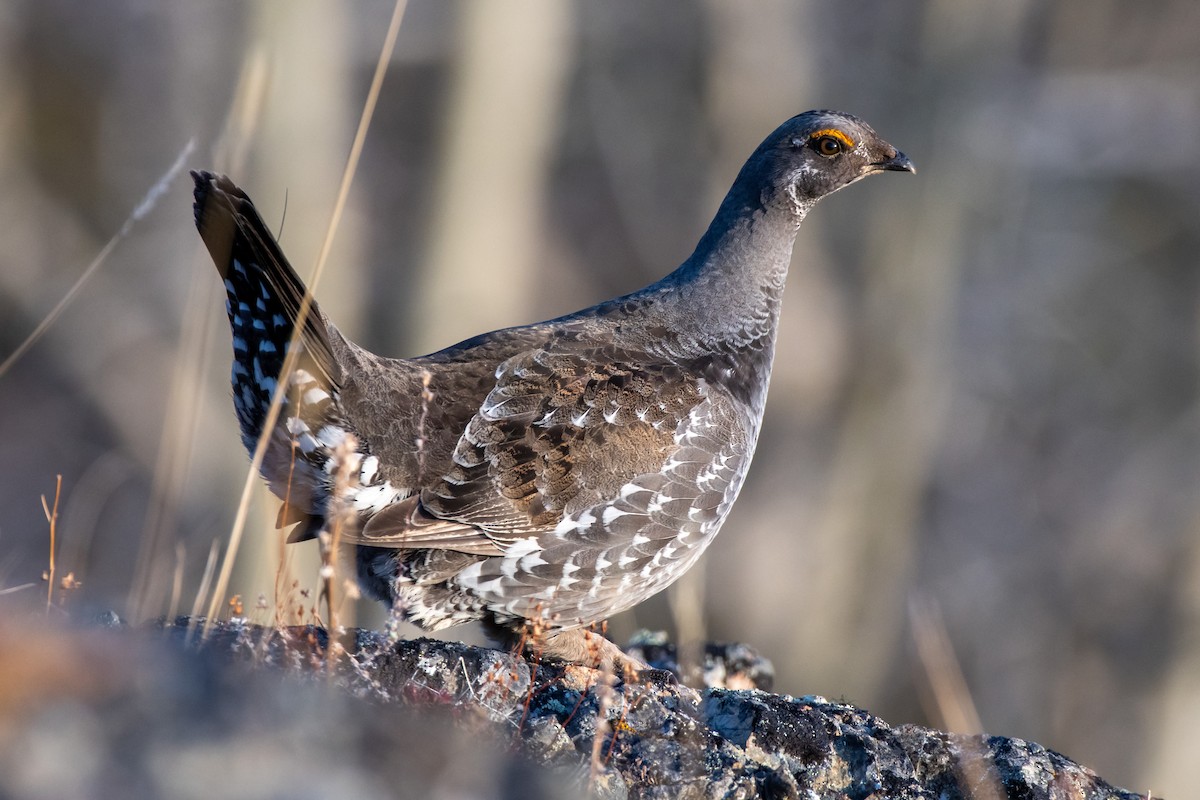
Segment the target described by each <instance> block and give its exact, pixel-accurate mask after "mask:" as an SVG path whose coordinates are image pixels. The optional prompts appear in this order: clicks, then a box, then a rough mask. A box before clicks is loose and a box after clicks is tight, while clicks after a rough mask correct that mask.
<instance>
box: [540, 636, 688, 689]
mask: <svg viewBox="0 0 1200 800" xmlns="http://www.w3.org/2000/svg"><path fill="white" fill-rule="evenodd" d="M527 648H528V649H530V650H532V651H534V652H537V653H539V654H540V655H541V656H545V657H549V658H557V659H560V660H562V661H569V662H571V663H574V664H581V665H583V666H585V667H590V668H592V669H598V670H600V671H602V672H608V673H611V674H613V675H615V676H619V677H620V678H621V679H622V680H624V681H627V682H636V683H676V678H675V675H674V674H673V673H672V672H670V671H668V670H661V669H654V668H653V667H650V666H649V665H647V664H646V663H644V662H642V661H641V660H639V659H636V658H634V657H633V656H630V655H626V654H625V653H624V652H622V650H621V648H619V647H617V646H616V645H615V644H613V643H612V642H610V641H609V640H608V639H605V638H604V637H603V636H601V635H600V634H599V633H596V632H595V631H589V630H582V629H576V630H572V631H560V632H558V633H551V634H547V635H545V636H543V637H541V638H540V639H537V640H532V641H530V643H529V644H528V645H527Z"/></svg>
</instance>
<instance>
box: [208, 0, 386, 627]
mask: <svg viewBox="0 0 1200 800" xmlns="http://www.w3.org/2000/svg"><path fill="white" fill-rule="evenodd" d="M405 5H406V3H405V0H397V2H396V5H395V8H394V10H393V12H392V20H391V23H390V24H389V25H388V31H387V35H386V36H385V37H384V43H383V48H382V50H381V51H380V54H379V60H378V61H377V62H376V65H375V75H374V77H373V78H372V80H371V88H370V89H369V90H368V92H367V99H366V102H365V103H364V104H363V111H362V115H361V116H360V117H359V121H358V129H357V131H356V132H355V134H354V143H353V144H352V145H351V147H350V155H349V157H348V158H347V159H346V167H345V169H344V170H343V171H342V183H341V187H340V188H339V189H338V196H337V201H336V202H335V203H334V206H333V214H332V216H331V218H330V220H329V227H328V228H327V229H326V232H325V239H324V241H323V242H322V244H321V251H320V253H319V254H318V256H317V263H316V265H315V266H314V267H313V272H312V276H311V277H310V278H309V279H308V281H307V283H306V289H305V291H304V297H303V298H302V299H301V301H300V307H299V308H298V309H297V310H296V316H295V319H294V320H293V321H292V322H293V327H292V338H291V340H290V341H289V342H288V346H287V350H286V352H287V356H286V357H285V358H284V362H283V368H282V369H281V370H280V375H279V380H278V381H277V385H276V387H275V393H274V395H273V396H272V397H271V404H270V406H269V407H268V408H267V413H266V417H265V419H264V420H263V427H262V432H261V433H260V434H259V437H258V444H257V445H256V446H255V448H254V454H253V456H252V458H251V459H250V468H249V470H247V472H246V480H245V482H244V483H243V485H242V496H241V499H240V500H239V501H238V509H237V514H236V516H235V517H234V521H233V529H232V530H231V531H230V534H229V548H228V549H227V550H226V552H225V560H224V561H223V562H222V564H221V574H220V576H219V577H218V579H217V586H216V589H215V591H214V592H213V597H212V602H211V603H210V604H209V614H208V619H207V620H205V624H204V632H205V635H207V634H208V632H209V631H211V630H212V624H213V622H214V621H215V619H216V611H217V608H218V607H219V606H220V604H221V598H223V597H224V596H225V592H226V591H227V590H228V587H229V578H230V576H231V575H232V574H233V563H234V560H235V559H236V558H237V552H238V547H239V545H240V544H241V540H242V532H243V531H244V530H245V527H246V517H247V515H248V513H249V506H250V493H251V491H252V490H253V488H254V486H255V484H256V483H257V480H258V478H257V476H258V472H259V470H260V469H261V467H262V463H263V458H264V457H265V456H266V452H267V446H268V444H269V443H270V441H271V436H272V434H273V432H274V429H275V423H276V422H277V421H278V420H279V412H280V407H281V405H282V403H283V398H284V395H285V393H286V392H287V389H288V380H287V377H286V376H288V375H290V374H291V372H292V370H293V369H294V368H295V366H296V358H297V357H298V356H299V352H300V348H299V346H298V345H299V342H300V337H301V335H302V334H303V332H304V325H305V322H306V321H307V320H308V315H309V312H310V311H311V310H312V304H313V292H314V291H316V288H317V284H318V283H319V282H320V280H321V274H322V273H323V272H324V271H325V263H326V261H327V260H328V258H329V252H330V250H331V248H332V247H333V237H334V234H335V233H336V232H337V228H338V225H339V224H340V223H341V219H342V214H343V212H344V211H345V208H346V200H347V198H348V197H349V195H350V185H351V183H352V182H353V180H354V174H355V172H356V171H357V170H358V160H359V157H360V156H361V155H362V147H363V142H365V141H366V136H367V129H368V128H369V127H370V123H371V118H372V116H374V113H375V104H376V102H377V101H378V99H379V90H380V87H381V86H382V85H383V76H384V75H385V74H386V72H387V65H388V63H390V61H391V58H392V51H393V50H394V49H395V45H396V37H397V35H398V34H399V32H400V21H401V19H402V18H403V16H404V7H405Z"/></svg>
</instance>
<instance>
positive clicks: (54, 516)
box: [42, 475, 62, 612]
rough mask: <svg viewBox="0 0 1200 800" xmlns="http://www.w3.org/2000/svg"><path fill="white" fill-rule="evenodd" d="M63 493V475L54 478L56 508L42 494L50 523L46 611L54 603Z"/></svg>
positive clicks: (44, 508) (47, 519)
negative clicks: (59, 520)
mask: <svg viewBox="0 0 1200 800" xmlns="http://www.w3.org/2000/svg"><path fill="white" fill-rule="evenodd" d="M61 494H62V475H57V476H55V480H54V508H53V509H51V508H50V507H49V506H47V505H46V495H42V511H44V512H45V513H46V522H49V523H50V569H49V570H48V571H47V572H46V611H47V612H49V611H50V609H51V608H52V607H53V605H54V602H53V601H54V547H55V537H56V534H57V528H58V499H59V496H60V495H61Z"/></svg>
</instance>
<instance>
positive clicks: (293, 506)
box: [192, 172, 394, 541]
mask: <svg viewBox="0 0 1200 800" xmlns="http://www.w3.org/2000/svg"><path fill="white" fill-rule="evenodd" d="M192 177H193V179H194V180H195V182H196V189H195V194H194V197H195V204H194V211H195V215H196V227H197V228H198V230H199V231H200V235H201V237H202V238H203V240H204V243H205V245H206V246H207V248H208V251H209V254H210V255H211V256H212V259H213V263H214V264H216V266H217V271H218V272H219V273H220V276H221V279H222V281H223V283H224V286H225V309H226V312H227V313H228V316H229V326H230V330H231V332H232V337H233V367H232V371H231V375H230V380H231V385H232V388H233V404H234V409H235V411H236V413H237V418H238V424H239V427H240V429H241V435H242V442H243V444H244V445H245V447H246V450H247V451H248V452H249V453H253V452H254V450H255V448H256V446H257V443H258V439H259V437H260V436H262V434H263V424H264V422H265V421H266V418H267V412H268V408H269V407H270V404H271V402H272V399H273V397H274V396H275V393H276V389H277V386H278V381H279V379H280V373H281V371H282V369H283V367H284V363H285V359H286V357H287V353H288V348H289V346H290V342H291V339H292V336H293V333H294V330H295V320H296V317H297V315H298V311H299V309H300V306H301V302H302V300H303V297H304V291H305V290H304V284H303V283H302V282H301V280H300V278H299V276H297V275H296V273H295V271H294V270H293V269H292V267H291V265H290V264H289V263H288V261H287V259H286V258H285V257H284V255H283V253H282V251H281V250H280V249H279V245H278V244H277V243H276V241H275V238H274V237H273V236H272V235H271V234H270V232H269V231H268V230H267V228H266V226H265V224H264V223H263V221H262V219H261V217H259V215H258V212H257V211H256V210H255V209H254V206H253V204H252V203H251V202H250V200H249V198H247V197H246V195H245V194H244V193H243V192H242V191H241V190H240V189H238V188H237V187H236V186H235V185H234V184H233V183H232V182H231V181H230V180H229V179H228V178H226V177H224V176H217V175H213V174H212V173H208V172H193V173H192ZM298 348H299V350H298V353H297V357H296V359H295V366H294V369H293V370H292V372H291V374H290V375H289V377H288V379H287V387H286V391H285V392H284V394H283V396H282V399H281V408H280V412H279V414H278V417H277V422H276V423H275V426H274V428H273V430H272V431H271V432H270V434H269V436H270V440H269V442H268V447H267V450H266V454H265V457H264V459H263V464H262V468H261V471H262V474H263V476H264V477H265V478H266V479H267V481H268V483H269V485H270V487H271V490H272V491H273V492H274V493H275V494H276V495H278V496H279V497H280V498H281V499H283V500H284V505H283V507H282V508H281V509H280V514H279V523H278V524H279V525H280V527H283V526H285V525H290V524H294V523H302V524H300V525H299V526H298V527H297V528H296V530H295V531H294V532H293V533H292V536H291V540H293V541H299V540H303V539H310V538H312V537H314V536H316V534H317V533H318V532H319V531H320V529H321V528H322V526H323V525H324V524H325V514H326V511H327V510H328V507H329V502H330V497H331V493H332V491H333V480H334V478H333V475H334V472H335V470H336V467H337V466H338V465H337V464H336V463H335V458H334V454H335V452H336V451H337V450H338V448H339V447H340V446H341V445H342V443H343V442H344V440H345V438H346V434H347V433H350V432H352V430H351V428H350V427H349V425H348V424H347V422H346V420H345V419H344V418H343V417H342V415H341V413H340V411H339V408H338V402H337V398H338V393H339V385H338V381H339V377H340V374H341V370H340V368H339V366H338V364H337V362H336V360H335V359H334V357H333V354H332V351H331V346H330V337H329V327H328V323H327V322H326V320H325V319H324V317H323V315H322V314H321V311H320V309H319V308H317V306H316V305H315V304H313V305H312V306H311V307H310V310H309V313H308V318H307V320H306V321H305V325H304V328H303V333H302V335H301V336H300V338H299V339H298ZM347 457H352V458H355V459H356V463H355V464H354V465H347V466H353V469H352V474H356V475H357V482H356V485H355V486H354V487H353V490H352V491H353V492H354V495H355V496H354V497H352V498H348V499H349V500H351V502H354V503H355V504H356V505H372V504H378V505H379V506H380V507H382V505H386V504H387V503H388V502H391V500H392V499H394V496H393V493H392V492H391V490H390V487H388V486H385V485H384V482H382V481H381V480H380V479H379V476H378V459H376V458H375V457H373V456H371V455H370V454H369V452H366V451H365V449H364V448H363V447H362V446H361V445H360V446H359V452H356V453H351V454H348V456H347Z"/></svg>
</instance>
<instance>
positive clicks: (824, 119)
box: [738, 111, 916, 216]
mask: <svg viewBox="0 0 1200 800" xmlns="http://www.w3.org/2000/svg"><path fill="white" fill-rule="evenodd" d="M888 170H893V171H901V172H916V168H915V167H913V164H912V162H911V161H909V160H908V156H906V155H904V154H903V153H901V152H900V151H899V150H897V149H896V148H895V147H892V146H891V145H890V144H888V143H887V142H885V141H884V140H883V139H881V138H880V137H879V134H877V133H875V131H874V130H873V129H872V128H871V126H870V125H868V124H867V123H865V122H863V121H862V120H861V119H859V118H858V117H854V116H851V115H850V114H843V113H842V112H840V111H806V112H804V113H803V114H799V115H797V116H795V117H792V118H791V119H789V120H788V121H787V122H785V123H783V124H782V125H780V126H779V127H778V128H776V129H775V131H774V132H773V133H772V134H771V135H770V136H768V137H767V138H766V139H765V140H764V141H763V143H762V144H760V145H759V146H758V149H757V150H755V151H754V155H752V156H751V157H750V160H749V161H747V162H746V166H745V167H744V168H743V169H742V174H741V175H739V176H738V183H743V182H744V183H745V184H748V185H747V186H746V188H747V189H749V188H750V186H755V187H756V188H757V191H758V192H759V197H758V198H757V200H758V202H759V203H761V204H762V205H763V206H764V207H772V206H773V207H777V208H778V207H780V206H782V207H783V208H784V209H785V210H789V211H794V213H795V214H797V215H798V216H803V215H804V214H805V213H806V212H807V211H808V209H809V208H811V207H812V205H813V204H814V203H816V202H817V201H818V200H820V199H821V198H822V197H824V196H825V195H828V194H833V193H834V192H836V191H837V190H838V189H841V188H842V187H843V186H849V185H850V184H852V183H854V182H855V181H857V180H860V179H862V178H865V177H867V176H868V175H873V174H874V173H876V172H885V171H888Z"/></svg>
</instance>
